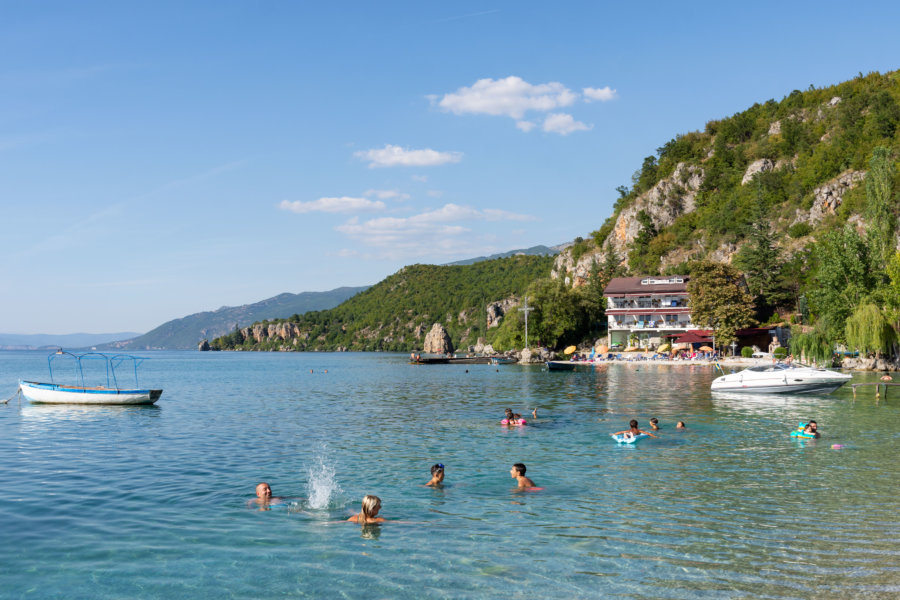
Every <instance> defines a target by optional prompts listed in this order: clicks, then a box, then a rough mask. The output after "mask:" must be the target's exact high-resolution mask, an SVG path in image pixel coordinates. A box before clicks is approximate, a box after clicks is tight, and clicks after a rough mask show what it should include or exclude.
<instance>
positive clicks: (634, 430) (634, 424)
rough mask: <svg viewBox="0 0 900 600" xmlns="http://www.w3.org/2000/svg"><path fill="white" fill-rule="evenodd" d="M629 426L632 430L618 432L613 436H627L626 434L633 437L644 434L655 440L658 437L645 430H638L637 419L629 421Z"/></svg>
mask: <svg viewBox="0 0 900 600" xmlns="http://www.w3.org/2000/svg"><path fill="white" fill-rule="evenodd" d="M628 425H630V426H631V429H626V430H625V431H617V432H615V433H614V434H613V435H625V434H626V433H630V434H631V435H640V434H642V433H643V434H645V435H649V436H650V437H654V438H655V437H656V436H655V435H653V434H652V433H650V432H649V431H644V430H643V429H638V422H637V420H635V419H632V420H631V421H629V422H628Z"/></svg>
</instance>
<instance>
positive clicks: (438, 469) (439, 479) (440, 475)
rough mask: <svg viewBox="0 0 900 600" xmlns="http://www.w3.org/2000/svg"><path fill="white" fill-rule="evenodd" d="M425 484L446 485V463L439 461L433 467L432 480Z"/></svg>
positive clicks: (433, 485)
mask: <svg viewBox="0 0 900 600" xmlns="http://www.w3.org/2000/svg"><path fill="white" fill-rule="evenodd" d="M425 485H430V486H432V487H444V465H443V464H442V463H438V464H436V465H434V466H432V467H431V481H429V482H428V483H426V484H425Z"/></svg>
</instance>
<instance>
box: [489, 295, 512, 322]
mask: <svg viewBox="0 0 900 600" xmlns="http://www.w3.org/2000/svg"><path fill="white" fill-rule="evenodd" d="M518 304H519V299H518V298H516V297H515V296H510V297H509V298H507V299H505V300H498V301H497V302H491V303H490V304H488V305H487V326H488V329H490V328H492V327H497V326H498V325H500V321H501V320H503V317H504V316H505V315H506V313H508V312H509V311H510V309H512V308H513V307H515V306H518Z"/></svg>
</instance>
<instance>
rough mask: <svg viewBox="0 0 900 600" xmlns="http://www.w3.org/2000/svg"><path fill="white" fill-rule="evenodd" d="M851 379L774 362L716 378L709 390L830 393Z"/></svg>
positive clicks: (841, 375) (827, 371)
mask: <svg viewBox="0 0 900 600" xmlns="http://www.w3.org/2000/svg"><path fill="white" fill-rule="evenodd" d="M851 378H852V376H851V375H849V374H846V373H837V372H835V371H829V370H827V369H818V368H816V367H808V366H805V365H793V364H787V363H773V364H767V365H758V366H755V367H750V368H749V369H744V370H743V371H740V372H738V373H731V374H730V375H722V376H721V377H717V378H716V379H714V380H713V382H712V385H711V386H710V389H712V391H714V392H740V393H753V394H830V393H831V392H833V391H835V390H836V389H838V388H839V387H841V386H842V385H844V384H845V383H847V382H848V381H850V379H851Z"/></svg>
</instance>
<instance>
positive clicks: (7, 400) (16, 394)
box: [0, 387, 22, 404]
mask: <svg viewBox="0 0 900 600" xmlns="http://www.w3.org/2000/svg"><path fill="white" fill-rule="evenodd" d="M21 393H22V388H20V387H19V388H16V393H15V394H13V395H12V396H10V397H9V398H7V399H6V400H3V401H2V402H0V404H9V401H10V400H12V399H13V398H15V397H16V396H18V395H20V394H21Z"/></svg>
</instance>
